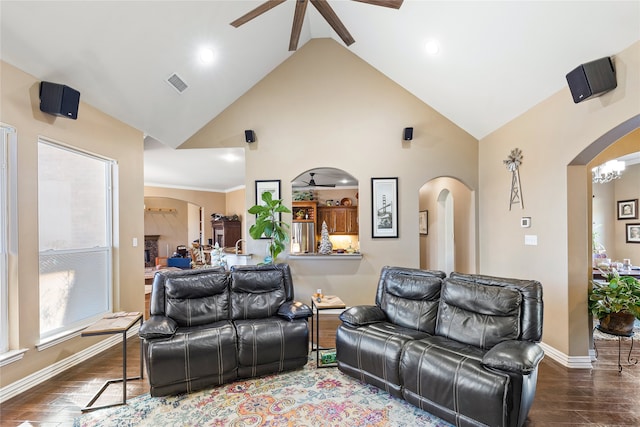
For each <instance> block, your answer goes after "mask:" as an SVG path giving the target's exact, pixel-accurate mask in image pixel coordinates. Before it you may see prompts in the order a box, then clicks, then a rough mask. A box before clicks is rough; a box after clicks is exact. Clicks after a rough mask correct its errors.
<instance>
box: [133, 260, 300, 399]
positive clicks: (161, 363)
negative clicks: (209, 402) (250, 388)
mask: <svg viewBox="0 0 640 427" xmlns="http://www.w3.org/2000/svg"><path fill="white" fill-rule="evenodd" d="M150 310H151V317H150V318H149V320H147V321H146V322H145V323H144V324H143V325H142V327H141V328H140V332H139V335H140V337H141V338H143V340H144V341H143V343H144V358H145V362H146V366H147V373H148V378H149V384H150V386H151V390H150V392H151V395H152V396H162V395H167V394H176V393H183V392H191V391H193V390H197V389H201V388H204V387H208V386H212V385H219V384H223V383H226V382H229V381H233V380H235V379H236V378H247V377H254V376H259V375H264V374H267V373H275V372H281V371H286V370H291V369H295V368H299V367H301V366H304V365H305V364H306V363H307V359H308V353H309V341H308V336H309V335H308V334H309V332H308V328H307V321H306V319H307V317H309V316H310V315H311V310H310V309H309V307H308V306H306V305H304V304H302V303H299V302H295V301H294V300H293V282H292V279H291V271H290V270H289V266H288V265H287V264H277V265H272V266H242V267H233V268H232V270H231V272H226V271H224V269H202V270H185V271H171V272H158V273H156V275H155V277H154V281H153V287H152V291H151V307H150Z"/></svg>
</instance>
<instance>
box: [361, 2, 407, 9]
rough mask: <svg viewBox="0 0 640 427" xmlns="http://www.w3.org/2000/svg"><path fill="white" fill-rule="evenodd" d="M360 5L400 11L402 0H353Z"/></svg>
mask: <svg viewBox="0 0 640 427" xmlns="http://www.w3.org/2000/svg"><path fill="white" fill-rule="evenodd" d="M353 1H359V2H360V3H368V4H372V5H374V6H382V7H389V8H391V9H400V6H402V2H403V1H404V0H353Z"/></svg>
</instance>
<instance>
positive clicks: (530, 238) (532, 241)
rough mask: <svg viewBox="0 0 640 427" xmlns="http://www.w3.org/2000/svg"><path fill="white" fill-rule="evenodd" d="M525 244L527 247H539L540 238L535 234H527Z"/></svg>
mask: <svg viewBox="0 0 640 427" xmlns="http://www.w3.org/2000/svg"><path fill="white" fill-rule="evenodd" d="M524 244H525V245H527V246H537V245H538V236H537V235H535V234H525V235H524Z"/></svg>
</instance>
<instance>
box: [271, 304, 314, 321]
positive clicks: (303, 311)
mask: <svg viewBox="0 0 640 427" xmlns="http://www.w3.org/2000/svg"><path fill="white" fill-rule="evenodd" d="M311 315H312V313H311V308H310V307H309V306H308V305H306V304H303V303H301V302H300V301H287V302H285V303H284V304H282V305H281V306H280V308H279V309H278V316H280V317H284V318H285V319H287V320H289V321H292V320H296V319H306V318H308V317H311Z"/></svg>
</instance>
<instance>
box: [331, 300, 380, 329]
mask: <svg viewBox="0 0 640 427" xmlns="http://www.w3.org/2000/svg"><path fill="white" fill-rule="evenodd" d="M340 320H342V321H343V322H344V323H346V324H347V325H349V326H352V327H354V328H357V327H358V326H364V325H370V324H372V323H378V322H384V321H386V320H387V315H386V314H385V312H384V311H382V309H381V308H380V307H378V306H377V305H357V306H355V307H351V308H349V309H347V310H345V311H343V312H342V314H340Z"/></svg>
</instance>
